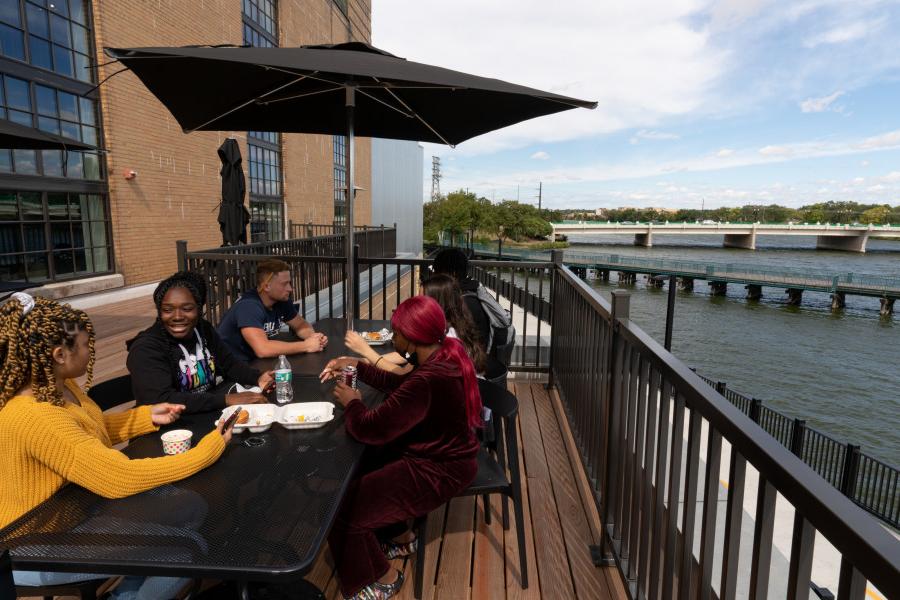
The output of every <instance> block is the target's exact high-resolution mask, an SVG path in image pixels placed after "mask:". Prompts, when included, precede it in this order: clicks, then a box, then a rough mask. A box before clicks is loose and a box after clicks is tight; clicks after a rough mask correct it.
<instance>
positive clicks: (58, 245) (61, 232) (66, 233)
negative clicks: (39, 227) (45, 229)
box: [50, 221, 74, 250]
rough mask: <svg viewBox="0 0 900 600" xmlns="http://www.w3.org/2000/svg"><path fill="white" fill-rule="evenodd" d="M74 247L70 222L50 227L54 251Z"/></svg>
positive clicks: (54, 224)
mask: <svg viewBox="0 0 900 600" xmlns="http://www.w3.org/2000/svg"><path fill="white" fill-rule="evenodd" d="M73 245H74V244H73V243H72V230H71V227H70V226H69V223H68V221H66V222H64V223H53V224H51V225H50V246H51V247H52V248H53V249H54V250H61V249H63V248H71V247H72V246H73Z"/></svg>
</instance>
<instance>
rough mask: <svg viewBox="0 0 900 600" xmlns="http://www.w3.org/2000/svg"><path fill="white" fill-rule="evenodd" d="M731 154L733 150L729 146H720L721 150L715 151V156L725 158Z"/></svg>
mask: <svg viewBox="0 0 900 600" xmlns="http://www.w3.org/2000/svg"><path fill="white" fill-rule="evenodd" d="M732 154H734V150H732V149H731V148H722V149H721V150H719V151H718V152H716V156H717V157H718V158H727V157H729V156H731V155H732Z"/></svg>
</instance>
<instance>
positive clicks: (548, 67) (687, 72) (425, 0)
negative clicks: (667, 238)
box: [372, 0, 727, 155]
mask: <svg viewBox="0 0 900 600" xmlns="http://www.w3.org/2000/svg"><path fill="white" fill-rule="evenodd" d="M707 7H708V0H674V1H673V0H644V1H642V2H618V1H617V2H596V1H588V0H578V1H575V2H571V3H566V5H565V6H564V7H563V6H559V7H558V8H555V9H548V5H547V3H546V2H543V1H540V0H517V1H513V0H496V1H494V2H484V1H483V0H457V1H456V2H437V1H435V0H421V1H420V2H415V3H410V2H406V1H401V0H379V1H378V2H375V3H373V5H372V11H373V12H372V31H373V43H374V44H375V45H376V46H379V47H382V48H384V49H385V50H387V51H389V52H393V53H395V54H397V55H398V56H402V57H405V58H407V59H410V60H415V61H418V62H424V63H430V64H435V65H440V66H443V67H447V68H450V69H455V70H459V71H464V72H468V73H474V74H477V75H482V76H486V77H497V78H500V79H503V80H506V81H511V82H514V83H518V84H522V85H526V86H529V87H535V88H539V89H544V90H549V91H553V92H557V93H561V94H565V95H569V96H574V97H577V98H582V99H586V100H596V101H598V102H599V107H598V108H597V109H596V110H593V111H588V110H585V109H576V110H569V111H565V112H563V113H559V114H556V115H551V116H548V117H543V118H539V119H533V120H531V121H527V122H525V123H521V124H518V125H514V126H511V127H507V128H505V129H503V130H500V131H497V132H493V133H490V134H486V135H483V136H480V137H479V138H478V139H475V140H470V141H468V142H465V143H463V144H461V145H460V148H459V150H458V152H461V153H463V154H466V155H474V154H484V153H489V152H495V151H498V150H502V149H508V148H516V147H523V146H527V145H529V144H532V143H535V142H538V141H540V142H545V143H546V142H555V141H563V140H570V139H576V138H586V137H591V136H597V135H601V134H606V133H610V132H613V131H620V130H623V129H629V128H635V129H637V128H650V127H653V126H654V125H655V124H656V123H659V122H662V121H663V120H664V119H666V118H669V117H672V116H678V115H684V114H689V113H691V112H692V111H695V110H697V109H699V108H700V107H701V106H704V105H706V104H707V103H709V102H710V100H711V94H712V92H713V88H714V86H715V84H716V82H717V81H718V80H719V78H720V77H721V76H722V75H723V73H725V72H726V69H727V64H726V60H727V52H726V51H724V50H722V49H721V48H718V47H716V46H715V45H713V44H712V43H711V41H710V33H709V31H708V30H707V29H706V28H704V27H698V26H696V23H695V22H692V19H694V17H695V16H696V15H697V14H698V13H700V12H701V11H703V10H705V9H706V8H707ZM460 32H465V41H464V42H463V41H462V40H461V38H460ZM498 49H502V51H498Z"/></svg>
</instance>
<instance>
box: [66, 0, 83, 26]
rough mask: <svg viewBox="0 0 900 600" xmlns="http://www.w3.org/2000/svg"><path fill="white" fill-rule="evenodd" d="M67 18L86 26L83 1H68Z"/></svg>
mask: <svg viewBox="0 0 900 600" xmlns="http://www.w3.org/2000/svg"><path fill="white" fill-rule="evenodd" d="M69 16H70V17H71V18H72V20H73V21H77V22H78V23H81V24H82V25H86V24H87V12H86V11H85V0H69Z"/></svg>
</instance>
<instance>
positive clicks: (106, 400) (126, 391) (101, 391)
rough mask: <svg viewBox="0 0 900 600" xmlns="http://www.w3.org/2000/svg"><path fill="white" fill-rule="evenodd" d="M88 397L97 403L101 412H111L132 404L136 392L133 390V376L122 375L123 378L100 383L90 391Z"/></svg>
mask: <svg viewBox="0 0 900 600" xmlns="http://www.w3.org/2000/svg"><path fill="white" fill-rule="evenodd" d="M88 396H90V397H91V400H93V401H94V402H96V403H97V406H99V407H100V409H101V410H109V409H110V408H113V407H114V406H119V405H120V404H125V403H126V402H130V401H131V400H134V392H133V391H132V389H131V375H122V376H121V377H116V378H115V379H110V380H108V381H104V382H103V383H98V384H97V385H95V386H93V387H92V388H91V389H90V391H88Z"/></svg>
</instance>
